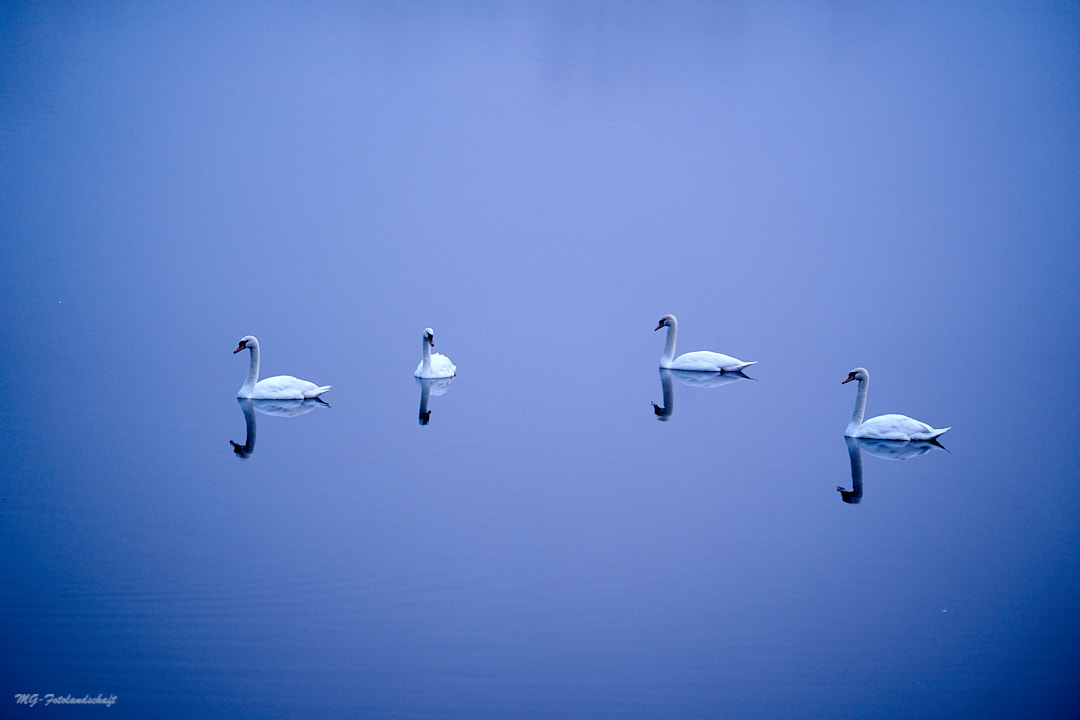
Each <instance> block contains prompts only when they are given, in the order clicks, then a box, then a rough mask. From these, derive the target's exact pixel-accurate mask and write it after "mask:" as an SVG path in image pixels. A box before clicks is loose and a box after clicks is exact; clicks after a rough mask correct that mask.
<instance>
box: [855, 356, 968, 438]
mask: <svg viewBox="0 0 1080 720" xmlns="http://www.w3.org/2000/svg"><path fill="white" fill-rule="evenodd" d="M852 380H858V381H859V392H858V394H856V395H855V410H854V412H852V413H851V422H850V423H848V426H847V430H845V431H844V436H845V437H853V438H872V439H874V440H908V441H910V440H934V439H935V438H936V437H937V436H938V435H941V434H942V433H944V432H945V431H946V430H948V429H949V428H941V429H935V428H932V427H930V426H929V425H927V424H926V423H924V422H919V421H918V420H916V419H914V418H909V417H908V416H907V415H878V416H877V417H872V418H870V419H869V420H867V421H866V422H863V412H864V411H865V410H866V393H867V390H868V388H869V387H870V373H868V372H867V371H866V368H855V369H854V370H852V371H851V372H849V373H848V376H847V379H846V380H844V381H843V382H842V383H840V384H841V385H843V384H844V383H849V382H851V381H852Z"/></svg>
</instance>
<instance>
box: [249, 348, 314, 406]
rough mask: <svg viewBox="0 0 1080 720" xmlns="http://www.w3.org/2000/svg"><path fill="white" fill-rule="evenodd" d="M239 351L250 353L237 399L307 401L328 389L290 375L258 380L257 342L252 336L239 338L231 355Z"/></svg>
mask: <svg viewBox="0 0 1080 720" xmlns="http://www.w3.org/2000/svg"><path fill="white" fill-rule="evenodd" d="M241 350H250V351H251V367H250V368H249V369H248V374H247V378H246V379H245V380H244V384H243V385H241V386H240V392H238V393H236V397H238V398H251V399H252V400H308V399H311V398H318V397H319V396H320V395H322V394H323V393H324V392H326V391H327V390H329V389H330V386H329V385H322V386H319V385H316V384H315V383H312V382H308V381H307V380H301V379H300V378H294V377H293V376H292V375H277V376H275V377H268V378H266V379H265V380H259V341H258V339H256V337H255V336H254V335H247V336H246V337H242V338H240V344H239V345H238V346H237V348H236V349H235V350H233V355H235V354H236V353H238V352H240V351H241Z"/></svg>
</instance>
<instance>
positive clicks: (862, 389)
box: [848, 378, 870, 430]
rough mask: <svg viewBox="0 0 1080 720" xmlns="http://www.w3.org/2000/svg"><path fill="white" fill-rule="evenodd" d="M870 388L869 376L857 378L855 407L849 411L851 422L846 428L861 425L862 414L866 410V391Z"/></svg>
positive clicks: (852, 428)
mask: <svg viewBox="0 0 1080 720" xmlns="http://www.w3.org/2000/svg"><path fill="white" fill-rule="evenodd" d="M869 390H870V378H867V379H865V380H859V391H858V392H857V393H855V409H854V410H853V411H852V412H851V423H849V424H848V430H854V429H855V428H857V427H858V426H860V425H862V421H863V414H864V413H865V412H866V393H867V392H868V391H869Z"/></svg>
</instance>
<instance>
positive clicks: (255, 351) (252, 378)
mask: <svg viewBox="0 0 1080 720" xmlns="http://www.w3.org/2000/svg"><path fill="white" fill-rule="evenodd" d="M248 350H250V351H251V365H249V366H248V374H247V378H245V379H244V384H243V386H242V387H241V388H240V392H241V394H243V393H245V392H251V389H252V388H254V387H255V383H257V382H259V346H258V345H256V344H252V345H248Z"/></svg>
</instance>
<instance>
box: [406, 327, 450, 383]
mask: <svg viewBox="0 0 1080 720" xmlns="http://www.w3.org/2000/svg"><path fill="white" fill-rule="evenodd" d="M420 344H421V353H422V354H423V357H422V358H421V359H420V364H419V365H417V366H416V372H414V373H413V375H415V376H416V377H418V378H448V377H454V376H455V375H457V366H456V365H454V363H452V362H450V358H448V357H446V356H445V355H443V354H442V353H433V352H431V348H433V347H435V331H434V330H432V329H431V328H425V329H424V334H423V336H422V338H421V340H420Z"/></svg>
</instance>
